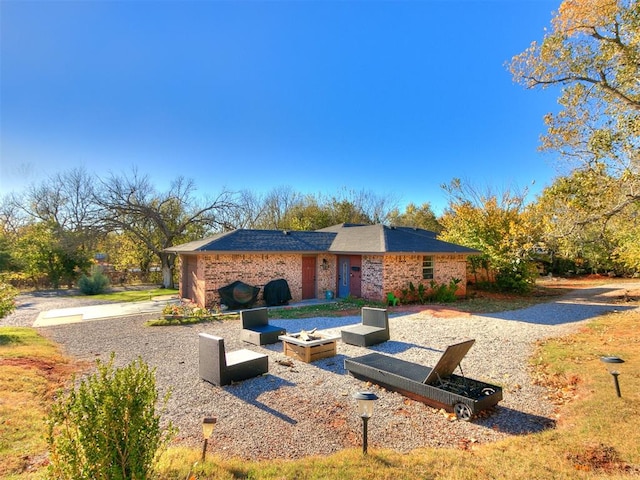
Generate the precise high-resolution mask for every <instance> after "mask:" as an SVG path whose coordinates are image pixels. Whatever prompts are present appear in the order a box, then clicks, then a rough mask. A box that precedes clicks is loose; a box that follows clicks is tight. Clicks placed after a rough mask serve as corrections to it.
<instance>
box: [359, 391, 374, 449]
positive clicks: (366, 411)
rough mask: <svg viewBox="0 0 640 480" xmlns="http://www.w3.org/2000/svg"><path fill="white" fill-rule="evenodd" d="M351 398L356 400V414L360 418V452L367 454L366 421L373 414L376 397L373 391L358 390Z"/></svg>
mask: <svg viewBox="0 0 640 480" xmlns="http://www.w3.org/2000/svg"><path fill="white" fill-rule="evenodd" d="M353 398H355V399H356V400H357V401H358V414H359V415H360V418H362V453H363V454H365V455H366V454H367V443H368V442H367V422H368V421H369V418H371V417H372V416H373V402H374V401H375V400H377V399H378V397H377V396H376V394H375V393H372V392H358V393H356V394H355V395H354V396H353Z"/></svg>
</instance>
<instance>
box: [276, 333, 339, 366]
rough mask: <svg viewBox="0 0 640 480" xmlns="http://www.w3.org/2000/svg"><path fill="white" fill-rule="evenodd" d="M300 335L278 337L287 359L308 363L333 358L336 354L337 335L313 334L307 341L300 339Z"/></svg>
mask: <svg viewBox="0 0 640 480" xmlns="http://www.w3.org/2000/svg"><path fill="white" fill-rule="evenodd" d="M301 333H302V332H301ZM301 333H290V334H288V335H280V336H279V337H278V339H279V340H282V345H283V348H284V354H285V355H286V356H287V357H292V358H295V359H296V360H300V361H303V362H306V363H309V362H314V361H316V360H320V359H321V358H327V357H333V356H334V355H335V354H336V348H337V341H338V340H339V339H340V336H339V335H337V336H330V335H323V334H320V333H314V334H312V335H311V338H310V339H309V340H304V339H303V338H301V337H300V335H301Z"/></svg>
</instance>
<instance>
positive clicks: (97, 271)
mask: <svg viewBox="0 0 640 480" xmlns="http://www.w3.org/2000/svg"><path fill="white" fill-rule="evenodd" d="M107 286H109V278H108V277H107V276H106V275H105V274H104V273H103V272H102V269H101V268H100V267H93V268H92V269H91V275H90V276H86V275H84V274H83V275H82V276H81V277H80V280H78V288H79V289H80V291H81V292H82V293H84V294H85V295H98V294H100V293H104V291H105V289H106V288H107Z"/></svg>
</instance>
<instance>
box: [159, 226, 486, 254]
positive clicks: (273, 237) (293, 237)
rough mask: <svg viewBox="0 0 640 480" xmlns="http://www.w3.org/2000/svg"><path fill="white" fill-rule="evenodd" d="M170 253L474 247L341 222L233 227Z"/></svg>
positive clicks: (423, 233)
mask: <svg viewBox="0 0 640 480" xmlns="http://www.w3.org/2000/svg"><path fill="white" fill-rule="evenodd" d="M165 251H167V252H172V253H184V254H187V253H198V252H225V253H232V252H238V253H240V252H243V253H249V252H250V253H261V252H283V253H292V252H295V253H322V252H328V253H336V254H384V253H406V254H413V253H419V254H438V253H462V254H477V253H479V252H478V250H474V249H472V248H467V247H463V246H461V245H456V244H454V243H448V242H443V241H441V240H438V239H436V234H435V233H434V232H430V231H428V230H423V229H421V228H411V227H388V226H385V225H379V224H378V225H359V224H348V223H343V224H339V225H334V226H332V227H327V228H323V229H320V230H316V231H312V232H309V231H305V232H300V231H282V230H246V229H240V230H233V231H231V232H225V233H220V234H217V235H213V236H211V237H208V238H205V239H203V240H197V241H194V242H189V243H184V244H182V245H176V246H174V247H170V248H167V249H166V250H165Z"/></svg>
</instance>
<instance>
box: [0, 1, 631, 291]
mask: <svg viewBox="0 0 640 480" xmlns="http://www.w3.org/2000/svg"><path fill="white" fill-rule="evenodd" d="M508 68H509V69H510V71H511V74H512V75H513V78H514V80H515V81H516V82H519V83H521V84H522V85H523V86H525V87H526V88H559V90H560V96H559V101H558V102H559V105H560V107H561V109H560V111H559V112H557V113H555V114H548V115H547V116H546V117H545V119H544V121H545V123H546V125H547V133H546V134H545V135H544V136H543V137H542V142H541V149H542V150H544V151H548V152H552V153H554V154H555V155H556V158H557V160H558V163H559V166H563V167H564V170H565V172H566V173H565V174H563V175H560V176H558V177H557V178H556V179H555V180H554V182H553V183H552V185H550V186H549V187H547V188H545V189H544V190H543V192H542V193H541V194H540V195H539V196H538V197H537V198H536V199H535V200H534V201H533V202H531V203H527V202H526V197H527V195H526V194H527V192H526V190H525V191H514V190H506V191H494V190H492V188H491V187H482V186H478V185H472V184H470V183H465V182H462V181H461V180H459V179H455V178H454V179H452V180H451V182H450V183H449V184H446V185H443V186H442V188H443V189H444V191H445V192H446V193H447V196H448V204H447V207H446V208H445V210H444V212H443V213H442V215H440V216H436V215H435V214H434V212H433V211H432V208H431V205H430V204H429V203H428V201H425V202H424V203H422V204H419V205H418V204H414V203H410V204H409V205H407V206H406V207H405V208H404V210H402V211H401V210H400V209H399V208H398V201H397V199H395V198H393V197H392V196H390V195H380V194H377V193H374V192H369V191H351V190H347V189H343V190H341V191H338V192H337V193H335V194H333V195H323V194H308V193H307V194H304V193H301V192H297V191H295V190H294V189H293V188H291V187H289V186H280V187H276V188H274V189H272V190H271V191H269V192H267V193H265V194H256V193H254V192H251V191H239V192H231V191H227V190H222V191H220V192H218V193H215V194H211V192H208V193H206V194H204V195H198V192H197V187H196V185H195V183H194V182H193V181H192V180H189V179H187V178H184V177H177V178H176V179H175V180H174V181H173V183H172V184H171V185H170V187H169V188H168V189H166V190H165V191H160V190H158V189H157V188H156V187H155V186H154V185H153V183H152V181H151V179H150V177H149V176H148V175H145V174H141V173H139V172H138V171H135V170H134V171H132V172H129V173H124V174H112V175H109V176H107V177H105V178H99V177H96V176H94V175H90V174H89V173H88V172H86V171H85V170H83V169H73V170H70V171H66V172H59V173H58V174H56V175H54V176H52V177H51V178H48V179H46V180H45V181H43V182H41V183H40V184H37V185H32V186H31V187H29V188H27V189H26V190H25V191H23V192H20V193H14V194H11V195H7V196H5V197H4V198H2V199H1V201H0V272H2V275H3V276H4V277H5V279H15V278H17V277H21V278H27V279H31V281H32V282H36V281H39V280H41V279H46V281H47V282H49V284H50V285H52V286H54V287H55V286H59V285H61V284H65V283H66V284H72V283H73V282H74V281H75V279H76V278H77V277H78V275H79V273H80V272H83V271H86V270H87V269H88V268H89V267H90V265H91V264H92V263H93V262H94V261H95V259H96V255H97V254H105V255H106V256H107V257H108V259H109V263H110V264H112V265H113V266H114V267H115V268H117V269H119V270H123V269H125V268H132V267H135V268H136V269H140V270H141V271H143V272H147V271H149V268H150V266H151V265H159V267H160V269H161V272H162V283H163V284H164V285H165V286H167V287H170V286H173V281H174V279H173V275H172V272H173V267H174V262H175V256H174V255H171V254H168V253H166V252H165V251H164V249H166V248H167V247H169V246H172V245H176V244H179V243H183V242H187V241H191V240H195V239H200V238H203V237H205V236H207V235H211V234H213V233H216V232H222V231H227V230H230V229H235V228H260V229H287V230H315V229H319V228H323V227H326V226H330V225H334V224H337V223H343V222H346V223H367V224H368V223H384V224H388V225H397V226H414V227H419V228H425V229H428V230H432V231H435V232H437V233H438V235H439V238H441V239H443V240H445V241H451V242H455V243H458V244H461V245H465V246H468V247H472V248H476V249H478V250H480V251H481V252H482V255H479V256H477V257H474V258H473V259H472V264H471V268H472V273H473V274H474V275H477V278H478V279H479V281H480V280H481V279H482V281H490V282H491V284H492V285H494V286H497V287H499V288H501V289H505V290H526V289H527V288H529V287H530V286H531V284H532V281H533V279H535V277H536V276H537V274H538V270H537V268H536V267H537V266H539V265H540V264H544V265H545V268H546V269H547V270H548V271H551V272H553V273H557V274H562V273H566V272H570V271H572V272H597V273H602V272H614V273H615V274H625V275H632V274H637V273H638V272H640V241H638V238H640V148H639V147H640V71H639V69H640V6H638V4H637V3H636V2H635V1H631V0H618V1H612V0H571V1H565V2H563V3H562V4H561V6H560V8H559V10H558V12H556V13H555V14H554V16H553V18H552V23H551V28H550V30H549V31H548V33H547V34H546V35H545V37H544V38H543V40H542V41H541V42H539V43H538V42H533V43H532V44H531V46H530V47H529V48H528V49H527V50H526V51H524V52H523V53H521V54H520V55H516V56H515V57H514V58H513V59H512V60H511V62H510V63H509V64H508Z"/></svg>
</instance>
